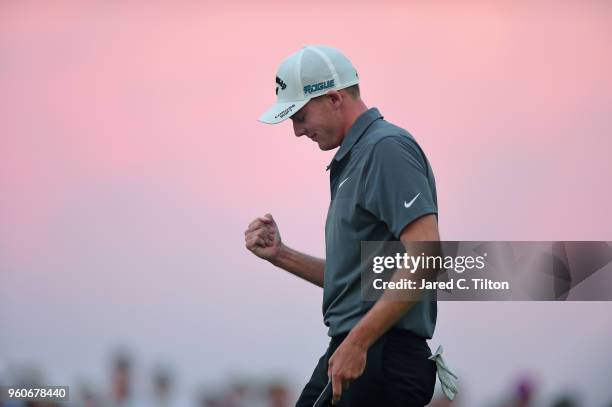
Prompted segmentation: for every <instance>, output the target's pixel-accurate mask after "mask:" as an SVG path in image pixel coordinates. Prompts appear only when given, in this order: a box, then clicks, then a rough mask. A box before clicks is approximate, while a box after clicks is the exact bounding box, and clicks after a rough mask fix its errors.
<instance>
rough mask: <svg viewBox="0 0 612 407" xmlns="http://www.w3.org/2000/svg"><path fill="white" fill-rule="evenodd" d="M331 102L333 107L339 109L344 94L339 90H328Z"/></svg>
mask: <svg viewBox="0 0 612 407" xmlns="http://www.w3.org/2000/svg"><path fill="white" fill-rule="evenodd" d="M327 96H328V100H329V103H330V104H331V107H332V109H334V110H335V109H339V108H340V106H342V103H343V102H344V95H343V94H342V93H340V92H338V91H337V90H330V91H329V92H327Z"/></svg>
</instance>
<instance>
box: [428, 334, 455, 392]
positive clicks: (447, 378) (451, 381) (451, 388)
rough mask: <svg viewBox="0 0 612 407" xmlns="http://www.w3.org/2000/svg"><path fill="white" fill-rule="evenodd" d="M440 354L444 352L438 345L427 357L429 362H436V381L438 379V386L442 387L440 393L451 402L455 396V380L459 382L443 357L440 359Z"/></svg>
mask: <svg viewBox="0 0 612 407" xmlns="http://www.w3.org/2000/svg"><path fill="white" fill-rule="evenodd" d="M442 352H444V348H442V345H440V346H438V349H436V351H435V352H434V353H433V354H432V355H431V356H430V357H429V360H433V361H434V362H436V368H437V370H438V379H440V384H441V385H442V392H444V395H445V396H446V397H448V399H449V400H452V399H454V398H455V394H457V384H456V383H455V380H459V378H458V377H457V375H456V374H455V373H453V371H452V370H451V368H450V367H448V365H447V364H446V361H445V360H444V357H442Z"/></svg>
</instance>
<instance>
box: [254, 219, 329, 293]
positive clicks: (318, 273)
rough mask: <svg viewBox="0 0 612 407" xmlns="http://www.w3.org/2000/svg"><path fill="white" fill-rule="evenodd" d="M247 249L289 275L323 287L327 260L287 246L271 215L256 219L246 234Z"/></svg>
mask: <svg viewBox="0 0 612 407" xmlns="http://www.w3.org/2000/svg"><path fill="white" fill-rule="evenodd" d="M244 240H245V245H246V248H247V249H249V250H250V251H251V252H253V253H254V254H255V255H256V256H258V257H260V258H262V259H264V260H268V261H269V262H270V263H272V264H274V265H275V266H277V267H280V268H282V269H283V270H286V271H288V272H289V273H291V274H293V275H296V276H298V277H300V278H303V279H304V280H306V281H309V282H311V283H313V284H314V285H317V286H319V287H323V274H324V272H325V259H319V258H317V257H313V256H309V255H307V254H304V253H301V252H298V251H297V250H294V249H291V248H290V247H288V246H285V245H284V244H283V242H282V240H281V237H280V233H279V231H278V226H277V225H276V222H275V221H274V219H273V218H272V215H270V214H269V213H268V214H266V215H265V216H263V217H260V218H257V219H255V220H254V221H253V222H251V224H250V225H249V227H248V229H247V230H246V231H245V232H244Z"/></svg>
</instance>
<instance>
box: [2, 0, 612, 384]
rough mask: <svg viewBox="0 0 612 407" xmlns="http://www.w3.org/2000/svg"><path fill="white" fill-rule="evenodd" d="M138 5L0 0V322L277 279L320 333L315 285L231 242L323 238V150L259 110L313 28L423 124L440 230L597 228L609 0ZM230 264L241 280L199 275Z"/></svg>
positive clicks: (230, 297) (535, 233) (534, 236)
mask: <svg viewBox="0 0 612 407" xmlns="http://www.w3.org/2000/svg"><path fill="white" fill-rule="evenodd" d="M126 4H128V5H126ZM147 4H148V5H144V3H138V2H130V3H125V2H124V3H116V4H108V3H106V2H98V3H96V4H95V5H92V4H88V5H87V6H85V5H83V4H82V3H78V2H58V3H55V2H54V4H53V5H52V6H51V5H50V4H47V5H45V6H42V5H40V4H35V3H27V2H26V3H22V2H10V3H7V2H5V3H3V4H2V5H0V55H2V63H1V64H0V90H1V92H0V135H1V138H0V155H1V156H0V157H1V159H0V196H1V197H2V199H1V200H0V231H1V232H0V268H2V270H0V320H2V319H5V320H6V321H10V322H12V323H15V324H19V320H20V319H19V318H17V314H15V313H14V312H13V310H16V309H23V310H24V311H23V312H24V313H25V315H26V316H27V318H28V320H29V321H37V320H38V319H40V318H42V316H41V315H40V314H38V313H37V312H36V309H37V307H49V309H53V310H56V311H57V312H68V310H69V309H71V307H72V306H73V305H74V304H75V303H76V304H79V306H80V307H81V309H83V310H86V311H84V312H88V313H90V315H95V318H97V319H98V320H100V321H112V320H113V318H112V315H113V311H116V307H127V308H129V309H130V310H131V311H130V312H131V314H130V313H128V314H129V315H132V316H133V317H134V318H146V316H143V315H145V314H143V312H144V311H143V310H142V308H140V307H141V306H143V305H146V306H147V307H149V308H147V309H148V310H151V312H158V313H161V314H162V315H167V316H168V318H170V317H169V316H170V315H182V317H181V318H184V322H185V324H187V323H188V322H189V318H188V316H185V308H186V307H187V308H189V309H191V311H190V312H193V318H198V315H200V314H199V311H198V310H201V311H202V312H204V310H206V312H211V311H210V310H211V309H213V308H214V307H212V305H211V304H217V305H218V306H219V307H221V309H223V312H225V313H227V315H234V316H236V315H241V312H242V308H241V307H240V306H239V305H236V302H235V301H234V300H238V299H241V300H243V301H248V302H249V306H250V307H251V309H252V310H253V312H261V313H265V312H266V310H269V308H268V307H271V306H272V304H274V299H273V298H274V296H275V295H278V292H279V291H283V292H284V291H286V292H287V294H286V298H287V300H291V301H293V302H294V303H295V307H297V309H300V310H302V312H304V313H306V312H307V313H309V314H308V316H307V317H305V318H310V319H309V321H312V325H307V326H308V327H310V328H311V329H312V327H313V326H315V327H316V329H317V330H318V331H317V333H316V334H315V333H312V332H311V331H308V330H307V328H306V327H302V328H298V327H297V326H296V327H294V329H296V330H297V331H298V332H303V333H304V335H306V334H307V333H306V332H310V333H309V335H311V337H312V338H313V341H319V342H317V347H314V348H313V352H314V353H317V352H318V349H319V348H320V346H321V343H323V342H322V341H324V338H321V335H322V332H323V330H322V329H321V326H320V320H319V317H320V316H319V314H318V313H319V311H320V304H319V301H320V296H319V295H320V294H319V293H318V291H314V289H311V288H309V287H303V286H302V285H301V283H300V282H296V281H293V280H292V279H290V278H288V277H286V276H281V275H280V273H279V272H278V271H276V270H272V269H271V267H269V266H267V265H265V264H263V263H261V262H258V261H257V260H255V259H254V258H252V257H250V256H249V254H248V253H246V252H245V251H244V250H243V247H242V231H243V230H244V228H245V227H246V225H247V224H248V222H249V221H250V220H251V219H252V218H253V217H254V216H257V215H261V214H263V213H266V212H268V211H271V212H272V213H273V214H274V215H275V217H276V218H277V220H278V221H279V224H280V225H281V228H282V233H283V236H284V237H285V238H286V240H287V241H288V242H290V244H291V245H293V246H295V247H297V248H299V249H303V250H306V251H310V252H312V253H314V254H318V255H322V253H323V224H324V217H325V212H326V209H327V205H328V199H329V192H328V191H329V187H328V184H327V183H328V178H327V177H328V174H327V173H326V172H325V171H324V167H325V165H326V164H327V163H328V161H329V160H330V159H331V157H332V154H333V152H327V153H322V152H320V151H319V150H318V148H317V147H316V145H314V144H311V143H310V142H309V141H308V140H305V139H304V138H300V139H296V138H295V137H293V136H292V131H291V127H290V124H288V123H284V124H282V125H278V126H273V127H270V126H265V125H263V124H260V123H258V122H257V121H256V119H257V117H258V116H259V114H260V113H261V112H263V111H264V110H265V109H266V108H267V107H268V105H269V104H270V103H272V102H273V100H274V82H273V77H274V74H275V72H276V68H277V66H278V64H279V63H280V61H281V60H282V59H283V58H284V57H285V56H287V55H289V54H290V53H292V52H294V51H295V50H297V49H298V48H299V47H301V46H302V45H305V44H310V43H324V44H327V45H331V46H334V47H337V48H340V49H341V50H343V51H344V53H345V54H346V55H347V56H348V57H349V58H350V59H351V60H352V61H353V64H354V65H355V66H356V67H357V69H358V71H359V76H360V78H361V80H362V83H361V89H362V95H363V97H364V100H365V102H366V104H368V105H369V106H376V107H379V108H380V110H381V111H382V113H383V114H384V115H385V117H386V118H387V119H388V120H389V121H391V122H394V123H396V124H398V125H400V126H402V127H405V128H406V129H407V130H408V131H410V132H411V133H412V134H413V135H414V136H415V137H416V139H417V140H418V141H419V142H420V143H421V145H422V146H423V148H424V150H425V152H426V154H427V155H428V157H429V159H430V161H431V163H432V166H433V169H434V172H435V174H436V178H437V184H438V199H439V207H440V228H441V233H442V236H443V238H445V239H448V240H453V239H456V240H476V239H483V240H484V239H489V240H612V235H611V231H612V217H611V216H610V214H609V208H610V207H612V192H611V189H610V187H609V186H610V184H611V182H610V181H611V179H610V178H611V174H612V164H611V162H612V161H611V160H610V157H609V153H610V151H612V141H611V138H610V135H611V133H612V132H611V130H612V124H611V122H610V117H612V77H611V76H610V74H609V73H610V72H612V45H611V43H610V38H612V24H611V23H612V21H611V17H612V5H611V3H610V2H606V1H591V2H567V3H565V4H563V5H560V4H559V3H550V4H545V3H540V5H539V6H533V5H530V4H529V3H526V2H525V3H521V4H517V3H516V2H469V3H465V2H461V4H459V3H456V2H435V4H434V3H430V2H377V3H376V7H374V6H372V5H371V4H366V3H359V2H358V3H351V4H350V5H349V3H323V2H319V3H316V2H315V3H309V4H308V6H304V5H303V4H301V5H300V4H298V3H295V2H294V3H291V2H279V3H271V2H268V3H257V5H255V4H252V3H248V2H242V3H236V4H234V5H233V6H229V5H228V6H227V7H226V8H223V7H221V6H220V5H216V6H213V5H211V4H210V3H202V4H198V3H197V2H185V3H181V5H177V4H173V5H170V4H169V3H165V4H164V3H162V2H158V3H156V4H155V5H151V4H149V3H147ZM234 272H235V273H234ZM253 273H256V274H253ZM257 273H259V274H257ZM236 279H242V280H245V281H249V282H250V283H251V284H253V285H255V286H256V287H257V293H258V295H252V296H249V295H246V294H245V293H250V294H252V292H253V291H252V289H244V290H242V291H241V290H240V289H239V290H238V291H237V292H234V293H232V294H227V293H226V296H225V297H223V296H221V294H220V293H219V290H217V289H215V283H216V284H220V283H223V282H232V281H235V280H236ZM7 287H13V288H12V289H11V290H9V289H8V288H7ZM142 287H147V290H145V291H146V292H145V293H142V294H140V295H139V296H137V297H134V292H135V291H137V292H140V291H139V290H141V289H142ZM177 293H181V297H180V298H181V299H180V300H177V299H176V298H177V297H176V296H177ZM268 294H269V295H268ZM28 296H33V298H37V301H38V302H36V301H35V302H34V305H32V304H29V305H28V304H24V302H23V298H27V297H28ZM109 298H110V299H112V301H111V303H110V304H109V303H108V299H109ZM283 298H285V297H283ZM162 299H167V300H168V299H169V300H168V301H170V303H171V305H168V304H166V303H164V301H165V300H162ZM3 302H4V303H3ZM219 304H220V305H219ZM564 305H565V306H567V304H564ZM465 306H466V307H467V306H468V305H467V304H466V305H465ZM506 306H507V305H504V307H506ZM533 306H534V307H536V306H537V305H533ZM581 306H584V307H589V304H581ZM603 307H604V306H603V305H602V308H603ZM550 308H552V307H550ZM602 308H598V309H597V310H596V311H594V312H595V315H603V314H605V313H606V312H607V311H604V310H603V309H602ZM605 308H606V309H607V310H608V311H610V309H609V308H610V307H609V305H608V304H605ZM215 309H216V308H215ZM147 312H149V311H147ZM219 312H221V311H219ZM448 312H449V313H451V314H452V312H453V311H452V310H448ZM509 312H511V311H509ZM541 312H542V314H538V311H534V315H539V317H538V318H535V317H534V319H533V321H534V323H535V321H539V318H540V317H541V318H546V315H554V314H555V313H556V311H554V310H552V309H550V310H549V309H548V308H547V310H545V311H541ZM548 312H550V313H551V314H547V313H548ZM213 313H214V312H213ZM607 313H608V314H609V312H607ZM189 315H191V314H189ZM283 315H286V316H287V318H288V319H289V313H288V311H287V314H283ZM457 315H461V313H459V314H457ZM514 315H518V314H514ZM578 315H579V313H577V314H576V316H575V317H576V321H579V320H580V317H579V316H578ZM73 318H76V319H77V320H81V319H79V318H80V317H79V316H77V315H73ZM201 318H204V319H205V320H207V319H206V318H210V321H212V322H210V321H209V322H210V323H211V324H216V325H214V326H215V327H217V329H218V330H221V331H222V330H224V329H230V328H229V327H228V326H227V323H226V322H224V319H223V318H221V317H220V316H218V315H217V316H210V315H208V316H207V317H201ZM279 318H280V319H282V318H281V317H279ZM179 319H180V318H179ZM82 320H83V321H85V320H86V318H82ZM181 321H183V320H182V319H181ZM601 322H602V321H601V320H597V321H595V320H593V321H592V324H593V325H592V326H590V327H589V328H585V330H589V329H590V330H591V331H593V332H598V330H599V329H600V328H601V326H600V325H598V324H599V323H601ZM276 323H279V322H278V321H277V322H276ZM491 323H494V322H491ZM514 323H516V324H520V323H521V322H520V321H519V320H518V319H517V320H514ZM551 323H552V322H551ZM118 324H119V325H120V326H121V329H119V328H117V329H116V334H117V337H119V338H125V337H126V336H122V335H127V337H130V338H131V337H132V336H130V335H133V338H138V335H137V334H136V333H127V334H126V333H125V332H130V331H129V327H130V326H131V325H130V324H129V323H127V322H126V321H125V320H124V321H119V322H118ZM178 324H179V325H177V326H176V329H186V328H185V327H183V326H182V325H180V322H179V323H178ZM448 324H450V323H449V322H448V320H445V316H444V314H443V313H442V312H441V314H440V326H439V332H440V335H446V336H442V339H441V341H443V340H444V338H446V341H447V342H452V341H455V340H458V339H457V338H456V337H455V336H453V335H456V334H454V333H453V332H454V331H453V329H452V327H453V325H452V324H450V325H448ZM474 326H475V328H474V329H478V328H477V327H478V325H477V324H475V325H474ZM549 328H550V327H549ZM92 329H93V328H92ZM517 329H518V328H517ZM550 329H553V328H550ZM559 329H561V328H560V327H559ZM126 330H127V331H126ZM151 330H152V331H154V326H153V325H152V326H151ZM15 331H16V332H17V331H19V329H17V330H15ZM23 332H26V333H28V334H29V335H30V336H31V339H30V341H29V342H28V341H26V342H25V343H26V345H22V346H18V345H17V343H18V342H19V341H20V340H21V339H22V338H19V336H18V335H17V334H15V333H13V334H11V335H13V336H10V335H9V337H8V339H6V341H7V343H8V344H7V345H6V347H7V348H8V349H12V351H14V353H15V354H17V355H27V354H28V352H29V351H30V350H31V348H28V347H27V344H29V345H30V346H33V345H35V343H36V342H35V339H32V338H34V337H35V335H37V334H38V333H40V332H38V331H36V329H35V328H32V327H29V328H26V327H23ZM94 332H95V331H94ZM481 334H482V333H481ZM73 335H76V337H77V338H78V334H75V333H74V332H73ZM92 335H93V336H95V335H94V334H93V333H92ZM109 335H110V334H109ZM202 335H203V334H202ZM196 336H197V335H196ZM109 338H115V337H113V336H112V335H110V336H109ZM206 338H207V339H206V341H209V342H208V343H210V346H211V347H214V346H215V345H216V344H218V343H222V338H221V337H217V336H215V335H212V336H206ZM272 338H273V337H270V338H267V340H272ZM59 339H65V338H62V337H61V336H60V337H59ZM192 340H193V341H194V342H195V339H192ZM262 340H263V339H262ZM568 340H570V341H571V340H573V339H568ZM109 341H111V339H109ZM134 341H137V339H134ZM216 341H218V342H216ZM0 345H2V343H1V340H0ZM560 346H561V345H560ZM0 348H1V346H0ZM475 348H476V347H475ZM1 350H2V349H0V352H1ZM55 351H56V352H57V349H56V350H55ZM287 352H289V350H287ZM60 353H61V352H60ZM0 356H1V354H0ZM39 357H40V358H41V359H43V360H46V359H45V357H46V356H45V353H44V352H42V353H41V354H40V355H39ZM173 357H175V356H173ZM176 357H178V356H176ZM309 360H310V359H307V360H306V362H304V363H307V362H308V361H309ZM1 363H2V358H1V357H0V365H1ZM216 363H218V365H219V366H221V367H223V366H225V365H224V362H223V361H217V362H216ZM289 369H292V367H290V368H289ZM295 369H296V371H297V372H298V373H299V374H303V373H304V372H305V371H307V370H309V369H310V366H304V367H301V366H300V367H299V368H295Z"/></svg>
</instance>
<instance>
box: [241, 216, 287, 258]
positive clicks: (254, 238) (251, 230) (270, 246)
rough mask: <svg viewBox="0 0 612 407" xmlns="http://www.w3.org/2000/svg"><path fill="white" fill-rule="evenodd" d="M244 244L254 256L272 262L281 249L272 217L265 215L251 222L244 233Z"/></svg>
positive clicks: (278, 235) (278, 234)
mask: <svg viewBox="0 0 612 407" xmlns="http://www.w3.org/2000/svg"><path fill="white" fill-rule="evenodd" d="M244 242H245V246H246V248H247V249H249V250H250V251H252V252H253V253H255V255H256V256H258V257H261V258H262V259H265V260H268V261H274V260H275V258H276V256H278V253H279V252H280V249H281V237H280V233H279V231H278V227H277V226H276V222H274V218H272V215H270V214H269V213H266V214H265V215H264V216H263V217H260V218H257V219H255V220H254V221H253V222H251V224H250V225H249V227H248V229H247V230H245V231H244Z"/></svg>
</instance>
